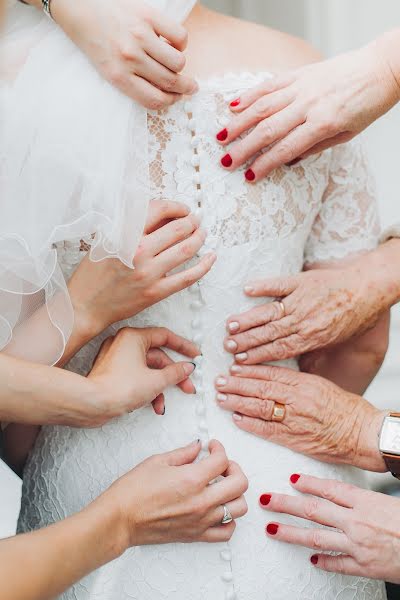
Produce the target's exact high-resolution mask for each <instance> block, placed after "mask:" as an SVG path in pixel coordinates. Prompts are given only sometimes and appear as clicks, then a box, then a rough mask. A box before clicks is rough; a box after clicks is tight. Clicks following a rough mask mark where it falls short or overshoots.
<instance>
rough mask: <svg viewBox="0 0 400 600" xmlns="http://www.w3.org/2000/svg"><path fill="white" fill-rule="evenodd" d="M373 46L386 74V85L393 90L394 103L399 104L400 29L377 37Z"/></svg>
mask: <svg viewBox="0 0 400 600" xmlns="http://www.w3.org/2000/svg"><path fill="white" fill-rule="evenodd" d="M375 46H376V48H377V50H378V53H379V55H380V57H381V58H382V59H383V61H384V63H385V65H386V68H387V74H388V85H389V86H390V88H391V89H392V90H393V94H394V103H396V102H400V52H399V49H400V29H395V30H393V31H389V32H387V33H385V34H383V35H382V36H381V37H379V38H378V39H377V40H376V42H375Z"/></svg>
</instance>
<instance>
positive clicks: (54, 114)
mask: <svg viewBox="0 0 400 600" xmlns="http://www.w3.org/2000/svg"><path fill="white" fill-rule="evenodd" d="M148 3H149V4H152V5H153V6H155V7H156V8H158V9H159V10H166V9H168V15H169V17H170V18H171V17H172V18H175V19H176V20H179V21H183V20H184V19H185V18H186V16H187V15H188V14H189V13H190V11H191V9H192V8H193V6H194V4H195V3H196V0H150V1H149V2H148ZM5 42H6V44H5V61H4V67H3V68H2V71H3V74H2V81H1V84H0V85H1V88H0V89H1V100H2V106H3V114H4V116H5V118H4V119H3V124H2V132H1V133H2V143H1V150H0V159H1V163H0V164H1V166H0V177H1V189H2V201H1V213H0V223H1V225H0V227H1V228H0V349H3V350H4V351H5V352H7V353H8V354H12V355H14V356H18V357H21V358H25V359H27V360H31V361H35V362H41V363H45V364H55V363H57V362H58V361H59V359H60V358H61V356H62V355H63V353H64V350H65V346H66V344H67V341H68V339H69V337H70V335H71V332H72V329H73V323H74V318H73V308H72V304H71V301H70V298H69V294H68V289H67V285H66V282H65V280H64V277H63V274H62V272H61V269H60V267H59V265H58V263H57V253H56V250H55V248H54V244H56V243H57V242H61V241H74V240H79V239H83V240H90V245H91V258H92V260H95V261H98V260H102V259H105V258H109V257H114V258H119V259H120V260H121V261H122V262H123V263H124V264H126V265H127V266H129V267H132V265H133V257H134V255H135V251H136V248H137V246H138V244H139V241H140V238H141V236H142V233H143V228H144V224H145V220H146V216H147V208H148V203H149V193H150V182H149V160H148V151H147V148H148V133H147V113H146V111H145V109H143V108H142V107H140V106H139V105H137V104H136V103H134V102H133V101H132V100H130V99H129V98H127V97H125V96H124V95H122V94H121V93H120V92H119V91H117V90H116V89H114V88H113V87H112V86H111V85H109V84H108V83H107V82H106V81H104V80H103V79H102V78H101V77H100V75H99V74H98V73H97V72H96V70H95V69H94V68H93V67H92V65H91V64H90V63H89V61H88V60H87V59H86V57H85V56H84V55H83V54H82V53H81V52H80V51H79V50H78V49H77V48H76V47H75V46H74V44H73V43H72V42H71V41H70V40H69V39H68V38H67V37H66V36H65V35H64V34H63V32H62V31H61V30H60V29H59V28H58V27H57V26H56V25H55V24H54V23H52V22H51V21H50V20H49V19H48V18H47V17H45V16H43V15H41V14H40V13H39V12H38V11H35V10H34V9H31V8H28V7H26V6H23V5H20V4H19V3H18V4H17V3H16V2H10V10H9V14H8V24H7V28H6V35H5Z"/></svg>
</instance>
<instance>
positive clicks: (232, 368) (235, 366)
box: [231, 365, 243, 373]
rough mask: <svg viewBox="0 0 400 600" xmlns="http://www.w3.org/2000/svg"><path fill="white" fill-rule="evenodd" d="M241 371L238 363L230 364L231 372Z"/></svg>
mask: <svg viewBox="0 0 400 600" xmlns="http://www.w3.org/2000/svg"><path fill="white" fill-rule="evenodd" d="M242 371H243V369H242V367H241V366H240V365H232V366H231V373H241V372H242Z"/></svg>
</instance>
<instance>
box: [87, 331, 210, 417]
mask: <svg viewBox="0 0 400 600" xmlns="http://www.w3.org/2000/svg"><path fill="white" fill-rule="evenodd" d="M161 347H166V348H169V349H170V350H174V351H175V352H179V353H180V354H183V355H184V356H187V357H189V358H191V359H194V358H196V356H198V355H199V354H200V352H199V349H198V347H197V346H196V345H195V344H193V343H192V342H189V341H188V340H185V339H184V338H182V337H180V336H179V335H176V334H175V333H172V331H169V329H164V328H149V329H131V328H128V327H126V328H124V329H120V330H119V332H118V333H117V335H116V336H115V337H114V338H112V337H110V338H108V339H107V340H106V341H105V342H104V344H103V345H102V347H101V350H100V352H99V354H98V356H97V358H96V360H95V363H94V365H93V367H92V370H91V372H90V373H89V375H88V376H87V379H88V381H89V382H90V384H91V387H92V394H90V395H89V398H94V399H95V401H94V402H92V403H91V404H90V403H89V404H86V408H85V404H84V403H83V404H82V410H83V411H84V410H85V412H86V415H87V416H86V418H87V419H88V420H89V422H88V423H87V424H86V427H98V426H101V425H102V424H104V423H106V422H107V421H109V420H110V419H112V418H115V417H117V416H120V415H124V414H126V413H129V412H133V411H134V410H137V409H138V408H142V407H143V406H146V405H148V404H150V403H151V402H153V401H154V410H155V412H156V413H157V414H160V415H163V414H164V413H165V406H164V396H163V392H164V391H165V389H166V388H167V387H169V386H172V385H179V387H180V388H181V389H182V391H184V392H185V393H189V394H193V393H195V391H196V390H195V388H194V386H193V384H192V383H191V382H190V381H188V378H189V376H190V375H191V374H192V373H193V371H194V369H195V364H194V363H193V362H180V363H174V362H173V361H172V360H171V359H170V358H169V357H168V356H167V355H166V354H165V352H163V351H162V350H161ZM80 426H83V425H80Z"/></svg>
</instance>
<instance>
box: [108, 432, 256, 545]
mask: <svg viewBox="0 0 400 600" xmlns="http://www.w3.org/2000/svg"><path fill="white" fill-rule="evenodd" d="M200 450H201V444H200V442H199V441H196V442H194V443H193V444H191V445H190V446H187V447H186V448H181V449H179V450H174V451H173V452H169V453H167V454H160V455H158V456H153V457H151V458H148V459H147V460H146V461H144V462H143V463H142V464H140V465H138V466H137V467H136V468H135V469H133V471H131V472H130V473H128V474H127V475H125V477H123V478H122V479H120V480H118V481H117V482H116V483H115V484H114V485H113V486H112V487H111V488H110V489H109V490H108V491H107V492H106V493H105V494H104V496H103V497H101V498H100V502H101V503H104V502H106V506H107V505H108V506H109V507H110V509H114V511H115V508H116V507H118V513H119V515H120V519H119V521H120V531H121V537H122V538H123V539H124V548H127V547H129V546H142V545H145V544H165V543H170V542H195V541H200V542H226V541H228V540H229V539H230V538H231V537H232V534H233V532H234V530H235V522H234V521H233V522H232V523H230V524H228V525H221V521H222V518H223V516H224V510H223V505H226V506H227V508H228V509H229V511H230V512H231V514H232V517H233V518H234V519H238V518H240V517H242V516H244V515H245V514H246V513H247V504H246V501H245V499H244V496H243V494H244V493H245V492H246V490H247V487H248V482H247V478H246V477H245V475H244V474H243V472H242V470H241V469H240V467H239V465H237V464H236V463H234V462H231V461H230V460H229V459H228V457H227V456H226V453H225V450H224V448H223V446H222V445H221V444H220V443H219V442H217V441H212V442H211V443H210V446H209V451H210V455H209V456H208V457H207V458H204V459H203V460H201V461H199V462H196V463H195V462H194V461H195V460H196V459H197V458H198V456H199V453H200ZM219 477H222V479H221V480H219V481H218V482H217V483H213V484H212V485H210V483H211V482H213V481H214V480H215V479H216V478H219Z"/></svg>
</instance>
